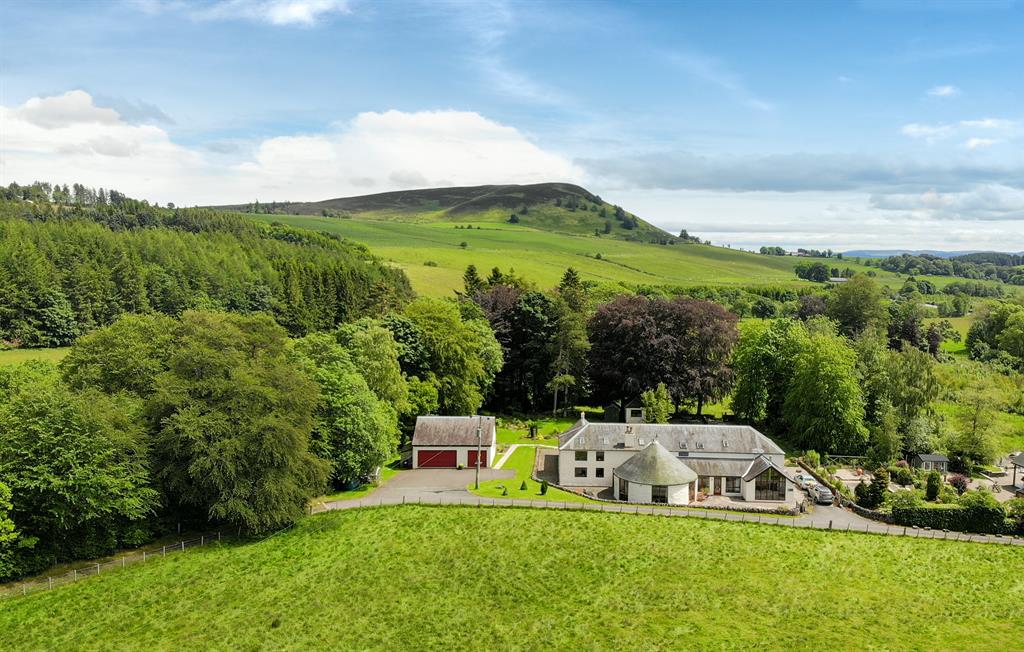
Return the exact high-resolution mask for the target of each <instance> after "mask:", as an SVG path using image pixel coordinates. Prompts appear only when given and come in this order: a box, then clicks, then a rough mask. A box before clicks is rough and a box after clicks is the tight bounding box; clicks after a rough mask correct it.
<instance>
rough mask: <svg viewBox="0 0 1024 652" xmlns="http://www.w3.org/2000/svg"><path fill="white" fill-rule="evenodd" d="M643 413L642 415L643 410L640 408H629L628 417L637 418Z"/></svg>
mask: <svg viewBox="0 0 1024 652" xmlns="http://www.w3.org/2000/svg"><path fill="white" fill-rule="evenodd" d="M643 415H644V411H643V409H642V408H629V418H630V419H639V418H640V417H642V416H643Z"/></svg>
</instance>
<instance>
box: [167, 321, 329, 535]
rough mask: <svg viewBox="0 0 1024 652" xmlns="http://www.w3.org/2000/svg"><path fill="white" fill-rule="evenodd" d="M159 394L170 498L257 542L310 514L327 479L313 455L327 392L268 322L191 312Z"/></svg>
mask: <svg viewBox="0 0 1024 652" xmlns="http://www.w3.org/2000/svg"><path fill="white" fill-rule="evenodd" d="M154 385H155V386H154V391H153V393H152V395H151V397H150V398H149V400H148V402H147V413H148V417H149V420H150V423H151V424H152V428H153V430H154V433H155V456H156V461H157V463H156V464H155V467H154V468H155V469H156V473H157V476H158V478H159V479H160V481H161V483H162V485H163V487H164V489H165V495H166V496H168V497H169V498H170V499H172V500H175V501H177V502H178V503H180V504H182V505H185V506H191V507H195V508H198V509H201V510H203V511H204V512H206V513H207V514H208V515H209V517H210V518H211V519H214V520H219V521H225V522H228V523H235V524H238V525H240V526H243V527H245V528H246V529H248V530H250V531H253V532H266V531H269V530H273V529H275V528H279V527H282V526H284V525H288V524H290V523H293V522H294V521H295V520H296V519H298V518H299V517H301V516H302V514H303V513H305V510H306V504H307V501H308V500H309V498H310V497H311V496H312V495H314V494H315V493H316V492H317V491H319V490H321V489H322V487H323V486H324V481H325V479H326V465H325V464H324V463H323V462H322V461H321V460H320V459H319V458H317V457H316V456H315V455H314V454H313V453H312V452H311V451H310V449H309V433H310V431H311V430H312V427H313V424H314V418H313V412H314V409H315V407H316V405H317V402H318V400H319V392H318V388H317V385H316V383H315V382H313V381H312V380H310V379H309V378H308V377H307V376H306V375H305V374H304V373H303V369H302V367H301V365H300V364H298V363H297V362H295V361H293V360H292V359H291V357H290V356H289V355H288V352H287V334H286V333H285V331H284V330H283V329H282V328H281V327H280V326H277V325H276V324H275V323H274V322H273V321H272V320H271V319H270V317H268V316H265V315H258V316H241V315H228V314H224V313H203V312H186V313H185V314H184V315H182V319H181V324H180V326H179V327H178V328H177V331H176V333H175V338H174V344H173V350H172V352H171V355H170V356H169V358H168V361H167V369H166V371H163V372H162V373H160V374H159V375H158V376H157V377H156V380H155V384H154Z"/></svg>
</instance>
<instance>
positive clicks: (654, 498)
mask: <svg viewBox="0 0 1024 652" xmlns="http://www.w3.org/2000/svg"><path fill="white" fill-rule="evenodd" d="M651 502H652V503H667V502H668V487H666V486H665V485H663V484H656V485H654V486H653V487H651Z"/></svg>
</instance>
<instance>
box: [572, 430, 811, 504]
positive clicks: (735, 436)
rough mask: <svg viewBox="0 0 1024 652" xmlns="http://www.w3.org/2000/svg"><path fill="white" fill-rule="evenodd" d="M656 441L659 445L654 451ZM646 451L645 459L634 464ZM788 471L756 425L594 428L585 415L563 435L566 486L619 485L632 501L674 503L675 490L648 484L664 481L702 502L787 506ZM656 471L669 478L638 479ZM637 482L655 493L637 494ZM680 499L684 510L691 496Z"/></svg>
mask: <svg viewBox="0 0 1024 652" xmlns="http://www.w3.org/2000/svg"><path fill="white" fill-rule="evenodd" d="M655 442H656V443H657V444H658V445H657V446H655V447H652V446H651V445H652V444H653V443H655ZM661 450H663V451H664V454H662V453H661V452H660V451H661ZM641 451H642V452H643V453H644V457H643V458H641V460H639V461H638V462H637V463H632V460H633V458H634V457H637V456H638V454H639V453H641ZM649 451H654V452H649ZM666 455H667V456H668V457H674V459H675V461H677V462H678V464H679V466H676V465H668V464H667V462H665V457H666ZM648 458H650V459H648ZM659 465H660V466H659ZM784 465H785V453H784V452H783V450H782V449H781V448H779V446H778V445H777V444H776V443H775V442H773V441H772V440H771V439H769V438H768V437H766V436H764V435H763V434H761V433H760V432H758V431H757V430H755V429H754V428H751V427H750V426H738V425H690V424H654V423H642V424H636V423H591V422H589V421H587V420H586V417H585V416H584V415H580V420H579V421H577V422H576V423H575V424H573V426H572V427H571V428H569V429H568V430H566V431H565V432H563V433H562V434H561V435H560V436H559V446H558V478H559V480H558V481H559V484H561V485H564V486H570V487H582V488H587V487H597V488H600V487H613V495H615V496H616V497H618V496H620V495H622V494H623V493H625V494H626V497H627V498H626V499H627V500H628V501H629V502H670V500H669V499H668V498H667V497H666V493H671V487H672V486H674V485H666V484H660V483H659V484H654V483H645V482H643V480H644V479H645V478H646V479H650V478H654V479H658V478H660V477H669V478H672V479H673V480H674V481H680V482H679V484H687V485H688V487H687V490H686V493H685V499H686V502H692V501H694V500H695V499H696V496H697V494H698V493H703V494H704V495H706V496H710V495H722V496H730V497H733V498H736V499H742V500H751V501H754V500H756V501H773V502H783V501H786V500H787V499H795V496H796V493H795V492H796V487H795V484H794V483H793V480H792V479H790V478H789V477H788V476H787V475H786V472H785V470H784ZM652 466H659V468H661V469H662V471H664V473H662V472H661V471H659V472H657V473H653V475H651V474H648V475H644V474H643V473H641V474H639V475H637V472H638V471H639V470H641V469H645V468H648V467H652ZM684 469H685V471H684ZM687 471H688V472H689V473H692V474H693V478H692V479H691V480H689V481H687V482H685V483H684V482H681V480H682V479H684V478H686V477H688V476H687V473H686V472H687ZM616 480H619V481H621V480H626V483H627V484H621V482H619V481H616ZM634 482H635V483H636V484H638V485H643V484H648V485H649V486H650V487H651V489H650V492H648V490H647V489H639V490H638V491H639V492H640V493H635V491H637V490H633V484H631V483H634ZM676 486H678V485H676ZM673 495H674V496H675V500H673V501H672V502H673V503H674V504H682V503H681V502H679V501H680V500H681V498H682V496H683V494H682V493H680V492H678V491H677V492H676V493H674V494H673ZM648 497H650V500H646V499H647V498H648Z"/></svg>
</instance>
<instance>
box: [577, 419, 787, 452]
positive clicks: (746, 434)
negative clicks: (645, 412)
mask: <svg viewBox="0 0 1024 652" xmlns="http://www.w3.org/2000/svg"><path fill="white" fill-rule="evenodd" d="M654 440H658V441H659V442H660V443H661V445H662V446H664V447H665V448H667V449H668V450H670V451H688V452H690V453H741V454H742V453H746V454H751V453H758V454H759V453H765V454H768V455H783V454H784V452H783V450H782V449H781V448H779V447H778V445H777V444H776V443H775V442H773V441H772V440H771V439H769V438H768V437H765V436H764V435H762V434H761V433H760V432H758V431H757V430H755V429H754V428H751V427H750V426H738V425H717V424H716V425H700V424H683V423H633V424H627V423H591V422H589V421H587V420H586V419H580V420H579V421H577V422H576V423H574V424H573V425H572V427H571V428H569V429H568V430H566V431H565V432H564V433H562V435H561V436H559V439H558V446H559V448H560V449H566V450H615V449H619V450H640V449H642V448H644V447H645V446H647V445H648V444H650V443H651V442H652V441H654Z"/></svg>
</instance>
